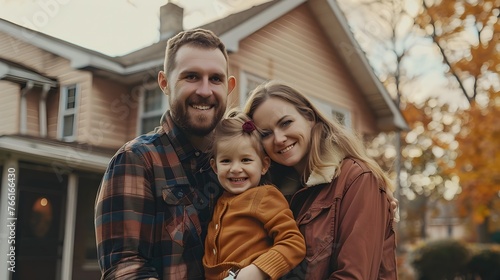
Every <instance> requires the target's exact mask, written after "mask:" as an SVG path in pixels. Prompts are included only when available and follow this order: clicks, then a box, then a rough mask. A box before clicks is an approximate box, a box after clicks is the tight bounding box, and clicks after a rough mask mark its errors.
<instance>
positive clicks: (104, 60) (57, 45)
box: [0, 19, 163, 75]
mask: <svg viewBox="0 0 500 280" xmlns="http://www.w3.org/2000/svg"><path fill="white" fill-rule="evenodd" d="M0 30H2V31H5V32H6V33H8V34H9V35H10V36H12V37H14V38H17V39H19V40H21V41H23V42H26V43H28V44H30V45H33V46H36V47H39V48H41V49H43V50H46V51H48V52H51V53H54V54H56V55H58V56H61V57H64V58H66V59H68V60H69V61H70V63H71V67H73V68H76V69H82V68H86V67H95V68H100V69H103V70H107V71H110V72H114V73H117V74H120V75H130V74H134V73H136V72H140V71H144V70H148V69H150V68H151V67H157V66H158V65H162V64H163V60H162V59H161V60H160V59H157V60H152V61H146V62H142V63H138V64H135V65H132V66H130V67H124V66H123V65H121V64H120V63H117V62H114V61H112V60H111V57H110V56H107V55H105V54H102V55H95V54H92V53H90V50H88V49H85V48H82V47H75V46H74V45H73V44H71V43H66V42H65V41H62V40H61V41H59V40H55V39H54V38H53V37H51V36H48V35H45V34H42V33H40V32H37V31H33V30H30V29H28V28H26V27H22V26H19V25H17V24H14V23H11V22H9V21H6V20H2V19H0Z"/></svg>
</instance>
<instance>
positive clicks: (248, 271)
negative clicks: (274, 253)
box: [236, 264, 268, 280]
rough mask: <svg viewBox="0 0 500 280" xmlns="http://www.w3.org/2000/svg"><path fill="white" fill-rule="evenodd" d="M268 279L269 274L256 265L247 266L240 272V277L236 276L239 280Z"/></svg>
mask: <svg viewBox="0 0 500 280" xmlns="http://www.w3.org/2000/svg"><path fill="white" fill-rule="evenodd" d="M267 278H268V276H267V274H265V273H264V271H262V270H260V269H259V268H258V267H257V266H256V265H254V264H251V265H249V266H245V267H244V268H242V269H241V270H240V272H239V273H238V276H236V279H237V280H265V279H267Z"/></svg>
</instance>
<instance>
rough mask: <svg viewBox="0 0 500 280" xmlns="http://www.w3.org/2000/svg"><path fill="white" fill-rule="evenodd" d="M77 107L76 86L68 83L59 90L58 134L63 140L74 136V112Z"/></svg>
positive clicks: (69, 139) (71, 138)
mask: <svg viewBox="0 0 500 280" xmlns="http://www.w3.org/2000/svg"><path fill="white" fill-rule="evenodd" d="M77 108H78V87H77V86H76V85H70V86H66V87H63V88H62V90H61V98H60V107H59V126H58V135H59V138H61V139H62V140H64V141H73V140H75V137H76V112H77Z"/></svg>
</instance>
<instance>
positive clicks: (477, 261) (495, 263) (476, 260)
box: [468, 245, 500, 280]
mask: <svg viewBox="0 0 500 280" xmlns="http://www.w3.org/2000/svg"><path fill="white" fill-rule="evenodd" d="M473 251H476V253H475V254H474V255H473V256H472V258H471V260H470V261H469V264H468V271H469V273H470V275H473V276H479V277H480V278H481V280H498V279H500V247H499V246H498V245H483V246H481V247H480V248H476V249H475V250H473Z"/></svg>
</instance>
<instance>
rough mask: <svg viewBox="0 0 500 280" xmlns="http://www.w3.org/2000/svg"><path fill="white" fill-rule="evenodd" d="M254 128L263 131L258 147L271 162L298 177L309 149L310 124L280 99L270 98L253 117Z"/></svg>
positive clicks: (302, 170) (302, 169)
mask: <svg viewBox="0 0 500 280" xmlns="http://www.w3.org/2000/svg"><path fill="white" fill-rule="evenodd" d="M253 120H254V122H255V125H257V127H259V128H260V129H261V130H262V131H263V135H262V144H263V146H264V149H265V150H266V152H267V154H268V155H269V156H270V157H271V159H272V160H273V161H275V162H277V163H279V164H282V165H285V166H291V167H293V168H294V169H295V170H297V172H299V173H300V174H302V173H303V172H304V170H305V168H306V164H307V159H308V155H309V149H310V145H311V129H312V127H313V125H314V122H313V121H310V120H308V119H306V118H305V117H304V116H303V115H302V114H300V113H299V112H298V111H297V109H296V108H295V107H294V106H293V105H292V104H290V103H289V102H286V101H284V100H282V99H279V98H275V97H271V98H268V99H266V100H265V101H264V102H263V103H261V104H260V105H259V106H258V107H257V108H256V109H255V111H254V113H253Z"/></svg>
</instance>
